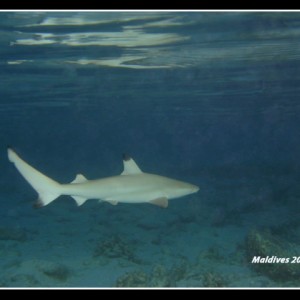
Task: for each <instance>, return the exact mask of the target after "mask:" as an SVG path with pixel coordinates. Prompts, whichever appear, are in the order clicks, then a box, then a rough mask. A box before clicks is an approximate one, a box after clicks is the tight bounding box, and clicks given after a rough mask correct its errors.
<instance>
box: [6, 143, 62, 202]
mask: <svg viewBox="0 0 300 300" xmlns="http://www.w3.org/2000/svg"><path fill="white" fill-rule="evenodd" d="M7 154H8V159H9V161H11V162H12V163H14V164H15V166H16V168H17V169H18V170H19V172H20V173H21V174H22V175H23V177H24V178H25V179H26V180H27V181H28V183H29V184H30V185H31V186H32V187H33V188H34V189H35V190H36V191H37V193H38V194H39V198H38V203H37V205H38V206H44V205H47V204H49V203H50V202H52V201H53V200H55V199H56V198H57V197H59V196H60V195H61V185H60V184H59V183H58V182H56V181H54V180H52V179H51V178H49V177H47V176H46V175H44V174H42V173H41V172H39V171H38V170H36V169H34V168H33V167H31V166H30V165H29V164H27V163H26V162H25V161H24V160H22V159H21V158H20V157H19V156H18V155H17V154H16V152H15V151H13V150H12V149H11V148H8V149H7Z"/></svg>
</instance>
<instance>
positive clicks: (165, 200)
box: [149, 197, 169, 208]
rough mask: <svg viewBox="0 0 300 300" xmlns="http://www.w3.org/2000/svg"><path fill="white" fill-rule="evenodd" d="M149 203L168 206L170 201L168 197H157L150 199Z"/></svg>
mask: <svg viewBox="0 0 300 300" xmlns="http://www.w3.org/2000/svg"><path fill="white" fill-rule="evenodd" d="M149 203H151V204H153V205H157V206H159V207H163V208H167V207H168V204H169V201H168V198H166V197H160V198H156V199H153V200H151V201H149Z"/></svg>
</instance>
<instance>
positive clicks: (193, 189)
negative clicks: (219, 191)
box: [192, 185, 200, 193]
mask: <svg viewBox="0 0 300 300" xmlns="http://www.w3.org/2000/svg"><path fill="white" fill-rule="evenodd" d="M199 190H200V188H199V187H198V186H196V185H194V186H193V187H192V193H197V192H198V191H199Z"/></svg>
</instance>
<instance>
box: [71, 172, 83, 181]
mask: <svg viewBox="0 0 300 300" xmlns="http://www.w3.org/2000/svg"><path fill="white" fill-rule="evenodd" d="M85 181H87V179H86V178H85V177H84V176H83V175H82V174H77V175H76V177H75V179H74V180H73V181H72V182H71V183H82V182H85Z"/></svg>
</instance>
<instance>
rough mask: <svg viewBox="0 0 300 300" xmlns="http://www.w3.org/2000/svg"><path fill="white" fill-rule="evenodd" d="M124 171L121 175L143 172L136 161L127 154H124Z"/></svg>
mask: <svg viewBox="0 0 300 300" xmlns="http://www.w3.org/2000/svg"><path fill="white" fill-rule="evenodd" d="M123 164H124V171H123V172H122V173H121V175H132V174H140V173H143V172H142V171H141V169H140V168H139V167H138V165H137V164H136V163H135V161H134V160H133V159H132V158H131V157H130V156H129V155H127V154H123Z"/></svg>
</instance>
